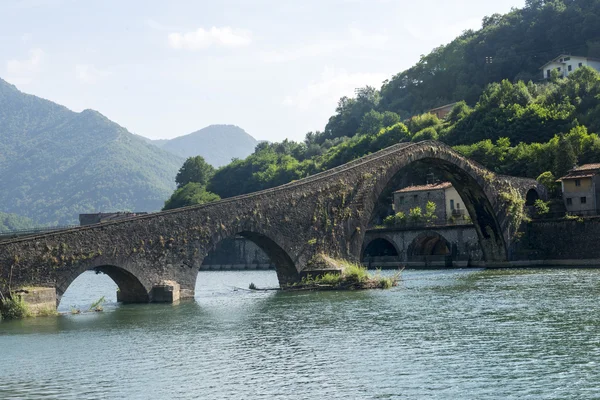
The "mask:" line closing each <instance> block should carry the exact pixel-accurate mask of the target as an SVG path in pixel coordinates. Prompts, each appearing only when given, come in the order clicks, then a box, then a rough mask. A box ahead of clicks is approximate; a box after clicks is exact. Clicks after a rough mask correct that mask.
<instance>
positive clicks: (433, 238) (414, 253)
mask: <svg viewBox="0 0 600 400" xmlns="http://www.w3.org/2000/svg"><path fill="white" fill-rule="evenodd" d="M451 249H452V246H451V245H450V243H449V242H448V241H447V240H446V238H444V237H443V236H442V235H440V234H438V233H435V232H427V233H424V234H421V235H419V236H417V237H416V238H415V239H414V240H413V241H412V242H411V244H410V245H409V246H408V252H407V254H408V258H409V261H412V260H414V259H415V258H422V257H428V256H447V255H450V254H452V250H451Z"/></svg>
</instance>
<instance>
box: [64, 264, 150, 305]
mask: <svg viewBox="0 0 600 400" xmlns="http://www.w3.org/2000/svg"><path fill="white" fill-rule="evenodd" d="M119 265H120V266H119ZM86 271H95V272H96V273H103V274H106V275H107V276H108V277H109V278H111V279H112V280H113V282H115V284H116V285H117V287H118V288H119V291H118V292H117V301H120V302H123V303H148V302H149V301H150V300H151V299H150V293H151V289H152V285H151V283H150V282H145V280H144V279H143V278H140V277H141V276H143V274H141V273H136V271H133V270H132V268H130V267H129V266H128V265H127V264H126V263H123V264H120V263H118V262H114V261H108V260H96V261H95V262H93V263H91V264H87V263H84V264H82V265H80V266H78V267H77V268H74V269H68V270H65V271H64V272H63V273H62V274H61V275H60V276H58V277H57V283H56V304H57V305H58V304H59V303H60V300H61V298H62V296H63V294H64V293H65V292H66V291H67V289H68V288H69V286H71V284H72V283H73V281H75V279H77V278H78V277H79V276H80V275H81V274H83V273H84V272H86Z"/></svg>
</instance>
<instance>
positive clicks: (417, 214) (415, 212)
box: [408, 207, 423, 222]
mask: <svg viewBox="0 0 600 400" xmlns="http://www.w3.org/2000/svg"><path fill="white" fill-rule="evenodd" d="M408 219H410V220H411V222H420V221H421V220H422V219H423V210H421V207H415V208H411V209H410V210H409V211H408Z"/></svg>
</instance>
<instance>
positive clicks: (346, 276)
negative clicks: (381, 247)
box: [289, 260, 400, 290]
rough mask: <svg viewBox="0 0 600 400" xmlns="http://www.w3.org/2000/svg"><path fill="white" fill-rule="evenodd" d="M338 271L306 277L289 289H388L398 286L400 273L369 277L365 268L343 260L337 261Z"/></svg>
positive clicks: (378, 274) (379, 272)
mask: <svg viewBox="0 0 600 400" xmlns="http://www.w3.org/2000/svg"><path fill="white" fill-rule="evenodd" d="M337 264H338V265H339V266H340V267H341V268H340V270H339V271H332V272H326V273H324V274H321V275H317V276H311V275H309V276H306V277H304V278H302V280H301V281H300V282H299V283H296V284H294V285H291V286H290V287H289V288H290V289H314V290H319V289H322V290H357V289H390V288H391V287H393V286H397V285H398V281H399V280H400V271H399V272H398V273H396V274H395V275H393V276H389V277H386V276H381V271H378V272H377V274H376V275H375V276H371V274H369V271H368V270H367V268H366V267H364V266H362V265H360V264H355V263H351V262H348V261H344V260H337Z"/></svg>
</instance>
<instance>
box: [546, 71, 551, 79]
mask: <svg viewBox="0 0 600 400" xmlns="http://www.w3.org/2000/svg"><path fill="white" fill-rule="evenodd" d="M546 77H547V78H550V70H547V71H546Z"/></svg>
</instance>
